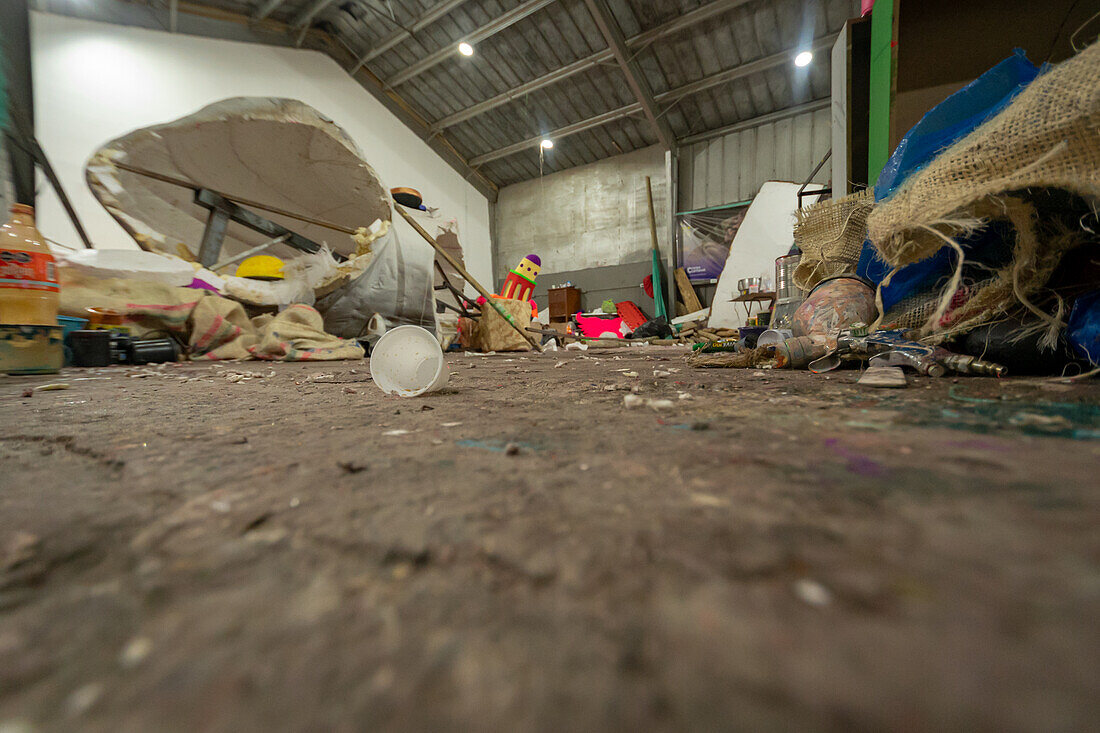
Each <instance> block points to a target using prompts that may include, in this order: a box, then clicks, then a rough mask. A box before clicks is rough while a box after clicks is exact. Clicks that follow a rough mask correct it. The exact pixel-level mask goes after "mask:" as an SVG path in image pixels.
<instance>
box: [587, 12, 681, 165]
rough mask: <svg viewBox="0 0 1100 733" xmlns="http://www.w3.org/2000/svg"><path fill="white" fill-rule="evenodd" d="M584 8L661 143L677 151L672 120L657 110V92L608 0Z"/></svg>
mask: <svg viewBox="0 0 1100 733" xmlns="http://www.w3.org/2000/svg"><path fill="white" fill-rule="evenodd" d="M584 4H585V5H587V6H588V12H590V13H592V19H593V20H594V21H596V27H597V28H599V29H600V34H601V35H602V36H603V38H604V40H605V41H607V47H608V48H609V49H611V53H612V54H613V55H614V56H615V62H616V63H617V64H618V65H619V68H620V69H621V70H622V72H623V75H624V76H625V77H626V83H627V86H629V87H630V91H631V92H632V93H633V94H634V98H635V99H636V100H638V104H639V105H641V107H642V112H644V113H645V117H646V119H647V120H649V124H650V125H651V126H652V127H653V131H654V133H656V135H657V139H658V140H660V141H661V144H662V145H664V146H665V147H666V148H669V149H671V148H674V147H676V135H675V133H673V132H672V126H671V125H669V124H668V120H667V119H665V117H664V116H662V115H661V113H660V111H659V110H658V109H657V100H655V99H654V98H653V90H652V89H650V88H649V82H647V81H646V78H645V76H643V74H642V69H641V67H640V66H639V65H638V61H637V60H636V59H635V58H634V57H633V56H631V55H630V49H629V48H628V47H627V45H626V38H625V37H624V36H623V31H622V29H621V28H620V27H619V24H618V23H617V22H616V21H615V18H614V17H613V16H612V15H611V8H609V7H608V5H607V2H606V0H584Z"/></svg>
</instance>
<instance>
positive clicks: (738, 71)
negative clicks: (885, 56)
mask: <svg viewBox="0 0 1100 733" xmlns="http://www.w3.org/2000/svg"><path fill="white" fill-rule="evenodd" d="M836 37H837V34H835V33H834V34H831V35H828V36H825V37H823V38H819V39H817V40H816V41H814V42H813V44H812V45H811V48H813V49H815V50H816V49H822V48H828V47H830V46H831V45H832V44H833V42H834V41H835V40H836ZM799 49H801V47H799V48H798V49H788V50H786V51H780V52H779V53H775V54H772V55H771V56H765V57H764V58H761V59H757V60H756V61H750V62H749V63H747V64H741V65H740V66H735V67H733V68H732V69H727V70H726V71H720V72H718V73H717V74H711V75H710V76H707V77H703V78H702V79H699V80H698V81H693V82H691V83H689V84H684V85H683V86H680V87H676V88H675V89H670V90H668V91H667V92H662V93H661V94H657V95H655V96H654V101H655V102H657V103H659V104H667V105H672V104H675V103H676V102H678V101H679V100H680V99H682V98H683V97H686V96H688V95H691V94H697V93H699V92H702V91H705V90H707V89H711V88H713V87H716V86H719V85H721V84H726V83H729V82H731V81H734V80H736V79H743V78H744V77H746V76H751V75H752V74H758V73H760V72H762V71H767V70H768V69H772V68H775V67H777V66H782V65H783V64H788V63H790V64H793V59H792V56H791V55H792V53H794V52H795V51H797V50H799ZM792 109H794V108H792ZM641 111H642V105H641V104H640V103H635V104H628V105H626V106H624V107H619V108H618V109H613V110H610V111H608V112H604V113H603V114H601V115H597V116H595V117H590V118H588V119H585V120H581V121H579V122H574V123H572V124H570V125H566V126H565V127H561V128H558V129H557V130H553V131H551V132H549V133H546V134H545V135H536V136H534V137H530V138H527V139H526V140H523V141H521V142H518V143H513V144H512V145H508V146H506V147H503V148H500V149H498V150H491V151H489V152H488V153H483V154H482V155H478V156H475V157H474V158H471V159H470V165H471V166H479V165H483V164H485V163H488V162H489V161H491V160H497V159H499V158H506V157H508V156H509V155H513V154H515V153H518V152H520V151H522V150H526V149H528V148H533V147H535V146H537V145H538V144H539V143H540V142H541V141H542V139H543V138H544V137H549V138H550V139H551V140H556V139H558V138H562V137H567V136H569V135H574V134H576V133H578V132H584V131H585V130H591V129H593V128H596V127H601V126H602V125H606V124H607V123H609V122H614V121H615V120H621V119H623V118H624V117H630V116H631V115H635V114H638V113H639V112H641ZM660 115H662V116H663V115H664V111H662V112H661V113H660ZM738 124H741V123H738ZM697 137H698V136H692V137H689V138H685V139H684V140H681V141H680V143H681V144H686V143H687V142H689V141H693V140H694V139H695V138H697Z"/></svg>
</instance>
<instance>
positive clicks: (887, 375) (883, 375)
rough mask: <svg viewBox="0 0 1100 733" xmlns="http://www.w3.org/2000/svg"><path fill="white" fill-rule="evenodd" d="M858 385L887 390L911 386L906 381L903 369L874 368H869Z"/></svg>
mask: <svg viewBox="0 0 1100 733" xmlns="http://www.w3.org/2000/svg"><path fill="white" fill-rule="evenodd" d="M857 384H860V385H862V386H864V387H884V388H886V389H899V388H905V387H908V386H909V383H908V382H907V381H906V379H905V372H903V371H902V370H901V367H889V366H873V367H867V370H866V371H865V372H863V375H862V376H861V377H860V378H859V381H858V382H857Z"/></svg>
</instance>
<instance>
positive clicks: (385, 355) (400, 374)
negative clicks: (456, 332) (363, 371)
mask: <svg viewBox="0 0 1100 733" xmlns="http://www.w3.org/2000/svg"><path fill="white" fill-rule="evenodd" d="M370 375H371V377H372V378H373V379H374V383H375V384H376V385H378V388H379V389H381V390H382V391H383V392H385V393H386V394H397V395H400V396H402V397H416V396H417V395H422V394H426V393H428V392H435V391H436V390H439V389H442V388H443V386H444V385H445V384H447V378H448V377H449V376H450V375H449V373H448V371H447V363H446V362H445V361H444V360H443V349H441V348H439V341H437V340H436V338H435V335H434V334H432V332H431V331H428V330H425V329H423V328H421V327H420V326H398V327H397V328H394V329H391V330H389V331H386V333H384V334H382V338H380V339H378V343H376V344H375V345H374V349H372V350H371V354H370Z"/></svg>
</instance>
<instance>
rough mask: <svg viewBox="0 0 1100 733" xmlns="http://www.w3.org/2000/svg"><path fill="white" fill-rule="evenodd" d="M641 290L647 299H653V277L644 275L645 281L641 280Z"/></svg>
mask: <svg viewBox="0 0 1100 733" xmlns="http://www.w3.org/2000/svg"><path fill="white" fill-rule="evenodd" d="M642 290H644V291H645V294H646V296H647V297H650V298H652V297H653V276H652V275H646V276H645V280H642Z"/></svg>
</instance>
